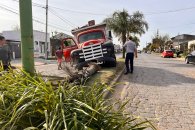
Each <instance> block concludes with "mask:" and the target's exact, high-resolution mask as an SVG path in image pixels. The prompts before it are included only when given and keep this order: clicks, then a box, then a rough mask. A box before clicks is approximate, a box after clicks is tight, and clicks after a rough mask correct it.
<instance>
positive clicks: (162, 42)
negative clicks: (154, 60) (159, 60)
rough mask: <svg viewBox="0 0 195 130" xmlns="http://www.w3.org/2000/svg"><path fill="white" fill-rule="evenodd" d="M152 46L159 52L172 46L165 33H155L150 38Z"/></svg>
mask: <svg viewBox="0 0 195 130" xmlns="http://www.w3.org/2000/svg"><path fill="white" fill-rule="evenodd" d="M152 46H153V49H158V50H159V51H160V52H162V51H163V50H165V49H171V48H172V41H171V39H170V37H169V35H168V34H165V35H158V34H155V35H154V36H153V38H152Z"/></svg>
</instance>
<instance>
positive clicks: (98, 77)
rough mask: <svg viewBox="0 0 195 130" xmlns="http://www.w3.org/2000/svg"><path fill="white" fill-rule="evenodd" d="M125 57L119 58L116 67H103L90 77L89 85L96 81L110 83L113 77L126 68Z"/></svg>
mask: <svg viewBox="0 0 195 130" xmlns="http://www.w3.org/2000/svg"><path fill="white" fill-rule="evenodd" d="M124 65H125V59H122V58H118V59H117V65H116V67H102V68H101V70H100V71H98V72H97V73H96V74H94V75H93V76H91V77H90V79H89V80H88V81H87V85H90V84H93V83H94V82H100V83H104V84H110V83H111V82H112V81H113V79H114V78H115V77H116V76H117V75H118V74H119V73H120V72H121V71H122V70H123V69H124V67H125V66H124Z"/></svg>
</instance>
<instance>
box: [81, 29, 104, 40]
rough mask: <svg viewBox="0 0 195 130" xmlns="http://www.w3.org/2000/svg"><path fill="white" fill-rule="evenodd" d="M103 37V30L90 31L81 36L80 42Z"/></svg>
mask: <svg viewBox="0 0 195 130" xmlns="http://www.w3.org/2000/svg"><path fill="white" fill-rule="evenodd" d="M102 38H103V32H101V31H96V32H89V33H84V34H82V35H80V36H79V39H78V40H79V43H83V42H86V41H89V40H94V39H102Z"/></svg>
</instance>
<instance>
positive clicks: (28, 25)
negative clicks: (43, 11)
mask: <svg viewBox="0 0 195 130" xmlns="http://www.w3.org/2000/svg"><path fill="white" fill-rule="evenodd" d="M19 6H20V28H21V43H22V46H21V47H22V49H21V50H22V68H23V70H24V71H26V72H28V73H30V74H31V75H33V74H34V72H35V68H34V46H33V25H32V1H31V0H20V1H19Z"/></svg>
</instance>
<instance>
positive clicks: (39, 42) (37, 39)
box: [2, 30, 51, 57]
mask: <svg viewBox="0 0 195 130" xmlns="http://www.w3.org/2000/svg"><path fill="white" fill-rule="evenodd" d="M2 34H3V36H4V37H5V38H6V40H8V41H19V42H21V35H20V31H15V30H11V31H3V32H2ZM33 40H34V42H33V44H34V55H35V57H41V56H44V55H45V46H46V45H45V33H44V32H41V31H36V30H34V31H33ZM47 41H48V50H47V51H48V54H49V55H50V54H51V47H50V36H49V33H48V34H47Z"/></svg>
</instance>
